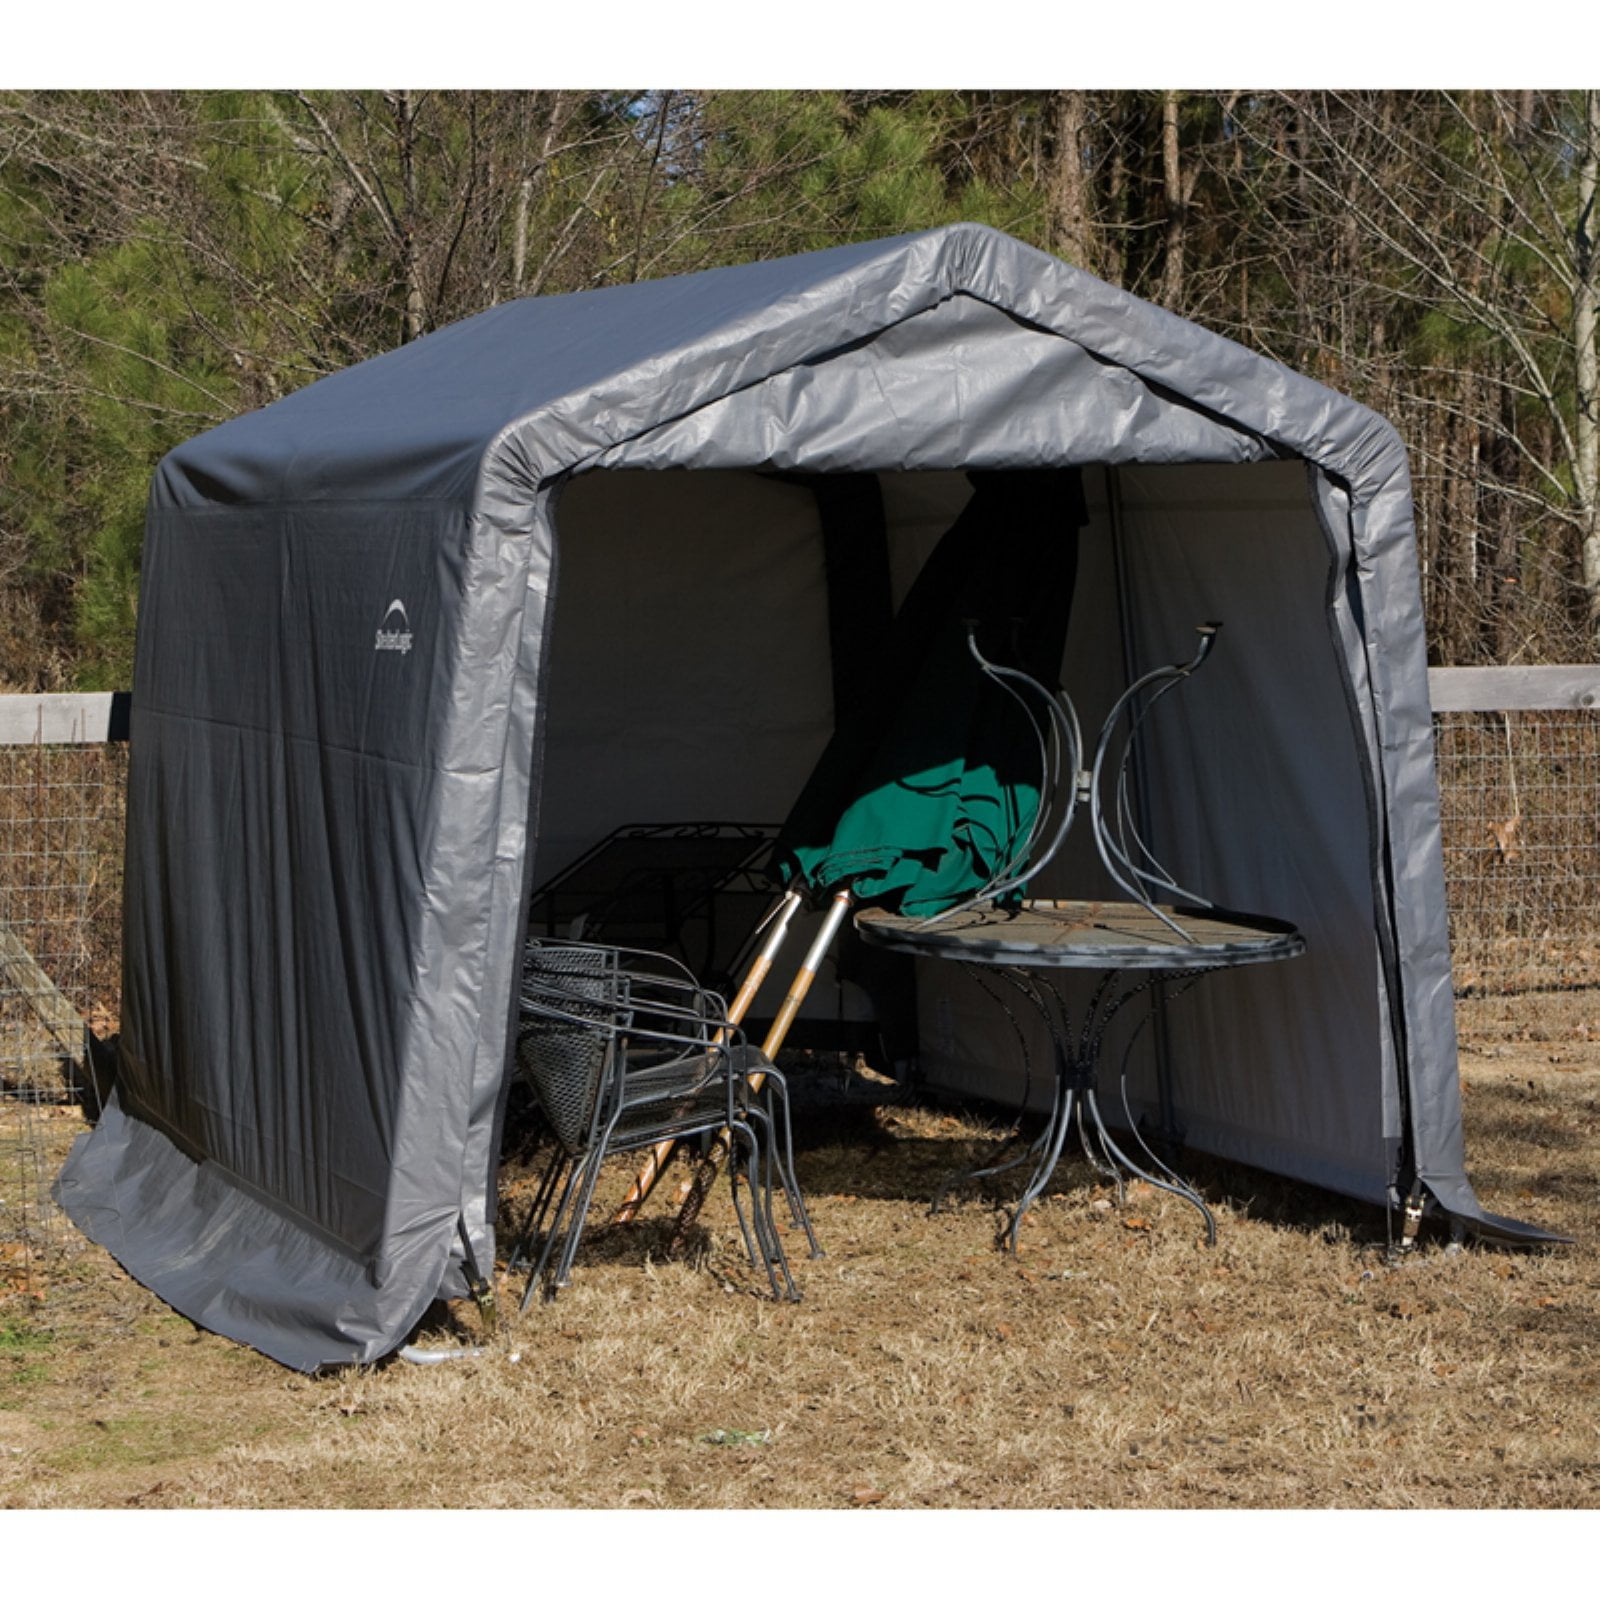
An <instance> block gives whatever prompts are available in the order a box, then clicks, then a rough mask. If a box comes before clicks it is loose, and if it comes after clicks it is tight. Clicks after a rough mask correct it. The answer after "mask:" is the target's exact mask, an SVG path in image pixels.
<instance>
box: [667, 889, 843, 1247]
mask: <svg viewBox="0 0 1600 1600" xmlns="http://www.w3.org/2000/svg"><path fill="white" fill-rule="evenodd" d="M854 903H855V901H854V897H853V896H852V895H851V893H850V891H849V890H848V889H841V890H840V891H839V892H838V893H837V894H836V895H834V897H833V904H832V905H830V906H829V907H828V914H827V916H826V917H825V918H824V919H823V923H822V926H821V927H820V928H819V929H818V930H817V936H816V938H815V939H813V940H812V941H811V948H810V949H809V950H808V951H807V952H806V958H805V960H804V961H802V962H801V963H800V970H799V971H798V972H796V973H795V975H794V981H793V982H792V983H791V984H790V985H789V992H788V994H787V995H785V996H784V1001H783V1005H782V1006H781V1007H780V1008H779V1010H778V1014H777V1016H776V1017H774V1018H773V1019H772V1026H771V1027H770V1028H769V1029H768V1030H767V1036H766V1038H765V1039H763V1040H762V1041H761V1053H762V1055H764V1056H765V1057H766V1058H767V1059H768V1060H769V1061H771V1060H773V1059H774V1058H775V1057H776V1055H777V1053H778V1051H779V1050H780V1049H781V1048H782V1047H783V1041H784V1039H785V1038H786V1037H787V1036H788V1033H789V1027H790V1024H791V1023H793V1021H794V1019H795V1017H796V1016H798V1015H799V1012H800V1007H801V1006H802V1005H803V1004H804V1003H805V998H806V996H807V995H808V994H809V993H810V992H811V985H812V984H813V983H814V982H815V981H816V977H817V972H818V970H819V969H820V967H821V966H822V958H823V957H824V956H825V955H826V954H827V953H828V946H829V945H830V944H832V943H833V938H834V935H835V934H836V933H837V932H838V931H839V924H840V923H841V922H843V921H844V919H845V917H846V916H847V915H848V913H849V911H850V908H851V906H852V905H854ZM763 1082H765V1074H764V1073H759V1072H758V1073H752V1074H751V1076H750V1088H751V1091H752V1092H756V1091H758V1090H759V1089H760V1088H761V1085H762V1083H763ZM732 1152H733V1134H732V1131H731V1130H730V1129H727V1128H724V1129H723V1130H722V1132H721V1133H719V1134H718V1135H717V1137H716V1139H715V1140H714V1141H713V1143H712V1146H711V1148H710V1150H708V1151H707V1152H706V1155H705V1159H704V1160H703V1161H702V1162H701V1163H700V1166H699V1168H698V1169H697V1170H696V1172H695V1175H694V1177H693V1179H692V1180H691V1182H690V1184H689V1186H688V1191H687V1193H685V1194H684V1196H683V1207H682V1209H681V1210H680V1211H679V1212H678V1220H677V1222H676V1223H675V1224H674V1226H673V1229H672V1239H671V1241H670V1243H669V1244H668V1247H667V1248H668V1251H669V1252H671V1251H676V1250H679V1249H681V1248H682V1247H683V1242H684V1239H685V1238H686V1237H687V1235H688V1232H689V1229H690V1228H691V1227H692V1226H693V1225H694V1221H695V1218H696V1217H698V1216H699V1215H700V1208H701V1207H702V1206H703V1205H704V1204H705V1203H706V1196H707V1195H708V1194H710V1192H711V1185H712V1184H713V1183H715V1182H716V1179H717V1174H718V1172H720V1171H721V1170H722V1167H723V1164H724V1163H725V1162H726V1161H727V1159H728V1157H729V1155H731V1154H732Z"/></svg>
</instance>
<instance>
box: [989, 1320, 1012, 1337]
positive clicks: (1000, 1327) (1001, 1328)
mask: <svg viewBox="0 0 1600 1600" xmlns="http://www.w3.org/2000/svg"><path fill="white" fill-rule="evenodd" d="M994 1331H995V1334H996V1335H997V1336H998V1337H999V1338H1001V1339H1009V1338H1011V1337H1012V1336H1013V1335H1014V1334H1015V1333H1016V1329H1015V1328H1013V1327H1012V1326H1011V1324H1010V1323H1009V1322H997V1323H996V1324H995V1325H994Z"/></svg>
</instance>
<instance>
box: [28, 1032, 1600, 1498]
mask: <svg viewBox="0 0 1600 1600" xmlns="http://www.w3.org/2000/svg"><path fill="white" fill-rule="evenodd" d="M1502 1048H1503V1047H1502ZM1552 1056H1555V1057H1556V1059H1554V1060H1552V1059H1551V1058H1552ZM1463 1074H1464V1078H1465V1081H1466V1086H1467V1090H1468V1093H1467V1100H1466V1104H1467V1111H1468V1118H1469V1121H1468V1141H1469V1150H1470V1152H1471V1156H1472V1160H1471V1169H1472V1171H1473V1174H1474V1176H1475V1178H1476V1179H1477V1181H1478V1184H1479V1188H1480V1192H1481V1194H1482V1195H1483V1198H1484V1201H1485V1203H1486V1205H1488V1206H1489V1207H1490V1209H1493V1210H1499V1211H1503V1212H1508V1213H1511V1214H1514V1215H1518V1216H1521V1217H1524V1218H1527V1219H1529V1220H1533V1221H1538V1222H1542V1223H1545V1224H1547V1225H1551V1226H1554V1227H1557V1228H1560V1229H1563V1230H1565V1231H1567V1232H1570V1233H1572V1234H1574V1235H1576V1236H1577V1238H1578V1240H1579V1242H1578V1244H1577V1245H1576V1246H1574V1247H1572V1248H1569V1249H1565V1250H1561V1251H1553V1252H1549V1253H1536V1254H1508V1253H1502V1252H1498V1251H1492V1250H1487V1249H1482V1248H1469V1249H1467V1250H1465V1251H1460V1252H1451V1251H1449V1250H1447V1249H1446V1248H1445V1247H1444V1245H1443V1243H1442V1241H1437V1240H1436V1241H1433V1242H1431V1243H1428V1244H1426V1245H1425V1246H1424V1248H1422V1249H1421V1250H1420V1251H1419V1252H1418V1253H1416V1255H1415V1256H1414V1257H1412V1258H1410V1259H1407V1260H1405V1261H1404V1263H1403V1264H1400V1265H1395V1264H1392V1263H1391V1262H1390V1260H1389V1259H1388V1257H1387V1255H1386V1250H1385V1244H1386V1239H1385V1228H1384V1222H1383V1219H1382V1217H1381V1216H1380V1215H1378V1214H1377V1213H1375V1212H1373V1211H1371V1210H1369V1209H1367V1208H1364V1207H1359V1206H1355V1205H1351V1204H1346V1203H1344V1202H1342V1201H1340V1200H1338V1199H1336V1198H1333V1197H1329V1196H1326V1195H1321V1194H1316V1193H1308V1192H1306V1191H1304V1190H1299V1189H1295V1188H1293V1187H1292V1186H1289V1185H1286V1184H1280V1183H1277V1182H1275V1181H1273V1180H1271V1179H1267V1178H1264V1177H1261V1176H1260V1175H1259V1174H1251V1173H1248V1172H1243V1171H1241V1170H1239V1169H1234V1168H1222V1167H1216V1166H1210V1165H1207V1164H1205V1163H1200V1162H1191V1163H1189V1170H1190V1171H1191V1173H1192V1174H1194V1175H1196V1176H1198V1177H1199V1178H1200V1179H1201V1181H1202V1182H1203V1184H1204V1186H1205V1187H1206V1189H1207V1191H1208V1193H1209V1194H1210V1195H1211V1197H1212V1198H1213V1199H1215V1200H1216V1201H1217V1202H1218V1204H1219V1212H1220V1214H1219V1221H1220V1239H1219V1243H1218V1247H1217V1248H1216V1249H1215V1250H1206V1249H1205V1248H1204V1247H1203V1246H1202V1244H1201V1242H1200V1238H1199V1233H1200V1230H1199V1228H1198V1226H1197V1222H1196V1219H1195V1216H1194V1213H1193V1212H1192V1211H1190V1210H1189V1209H1188V1208H1187V1207H1185V1206H1183V1205H1182V1204H1181V1203H1179V1202H1176V1201H1172V1200H1169V1199H1168V1198H1167V1197H1166V1196H1164V1195H1161V1194H1158V1193H1155V1192H1153V1191H1150V1190H1148V1189H1146V1190H1143V1191H1142V1192H1136V1193H1134V1194H1133V1195H1131V1196H1130V1198H1129V1203H1128V1204H1127V1206H1126V1207H1124V1208H1123V1209H1120V1210H1119V1209H1117V1208H1115V1207H1105V1206H1097V1205H1096V1201H1097V1200H1106V1199H1108V1198H1109V1195H1108V1194H1107V1193H1103V1192H1101V1191H1099V1190H1097V1189H1095V1188H1094V1187H1093V1185H1092V1182H1091V1175H1090V1174H1089V1173H1088V1172H1087V1170H1086V1169H1084V1168H1082V1167H1066V1168H1063V1169H1062V1173H1061V1175H1060V1178H1061V1184H1062V1192H1061V1197H1060V1198H1056V1199H1053V1200H1051V1201H1050V1202H1049V1203H1047V1204H1045V1205H1043V1206H1041V1207H1040V1208H1039V1209H1038V1210H1037V1211H1036V1213H1035V1220H1033V1221H1031V1222H1030V1223H1029V1224H1028V1225H1027V1226H1026V1227H1025V1229H1024V1240H1025V1245H1024V1249H1023V1251H1022V1253H1021V1256H1020V1259H1017V1260H1013V1259H1011V1258H1009V1257H1007V1256H1004V1255H1001V1254H999V1253H997V1252H996V1251H995V1250H994V1248H993V1238H994V1231H995V1229H994V1221H995V1217H996V1212H995V1210H994V1208H993V1206H992V1204H991V1203H989V1202H987V1201H985V1200H984V1199H982V1198H969V1199H967V1200H966V1201H965V1202H964V1203H962V1204H960V1205H959V1206H958V1207H957V1208H956V1209H955V1210H954V1211H953V1212H951V1213H949V1214H946V1215H941V1216H937V1217H934V1216H930V1215H929V1214H928V1212H927V1205H926V1199H927V1196H928V1194H929V1193H930V1192H931V1190H932V1188H933V1187H934V1184H935V1182H936V1180H937V1177H938V1176H939V1175H940V1174H942V1173H943V1172H945V1171H947V1170H948V1169H949V1168H950V1167H952V1166H953V1165H956V1164H958V1163H959V1162H960V1161H961V1160H963V1159H965V1158H966V1157H968V1156H970V1155H973V1154H975V1153H976V1150H977V1148H978V1145H977V1141H979V1140H981V1139H982V1138H984V1137H985V1134H984V1130H983V1128H982V1126H981V1125H980V1124H978V1123H976V1122H972V1121H967V1120H963V1119H959V1118H956V1117H954V1116H951V1115H948V1114H945V1113H943V1112H941V1111H939V1110H937V1109H928V1108H896V1107H894V1106H883V1105H872V1104H864V1103H857V1104H855V1105H853V1106H851V1105H848V1104H847V1105H845V1106H843V1107H835V1109H834V1111H833V1113H831V1116H832V1129H831V1132H829V1133H828V1134H827V1136H826V1137H827V1142H821V1143H813V1144H812V1145H811V1146H810V1147H809V1148H807V1149H806V1150H805V1151H803V1152H802V1155H801V1161H800V1166H801V1175H802V1180H803V1182H804V1184H805V1186H806V1189H807V1192H808V1194H809V1195H810V1197H811V1199H812V1202H813V1208H814V1214H815V1218H816V1222H817V1226H818V1230H819V1232H820V1233H821V1235H822V1238H823V1242H824V1244H825V1246H826V1247H827V1250H828V1255H827V1257H826V1258H825V1259H824V1260H821V1261H816V1262H811V1261H805V1260H803V1259H802V1260H800V1261H799V1262H797V1273H798V1275H799V1276H800V1279H801V1282H802V1285H803V1288H804V1291H805V1299H804V1302H803V1303H802V1304H800V1305H798V1306H788V1305H773V1304H772V1303H770V1302H769V1301H768V1300H766V1299H764V1298H763V1297H762V1296H761V1295H760V1294H758V1293H756V1292H755V1285H754V1283H753V1279H752V1277H751V1275H750V1273H749V1271H748V1269H747V1268H745V1267H744V1266H743V1263H742V1257H741V1255H740V1252H739V1250H738V1247H737V1240H736V1235H735V1234H734V1232H733V1228H732V1213H731V1208H730V1207H729V1205H728V1202H727V1198H726V1192H725V1190H719V1191H718V1196H717V1198H715V1199H714V1200H713V1201H712V1203H711V1204H710V1205H708V1206H707V1209H706V1214H705V1221H706V1223H707V1225H708V1229H709V1233H708V1236H707V1239H706V1241H705V1243H706V1254H705V1258H704V1259H703V1261H701V1262H700V1263H698V1264H695V1263H688V1264H680V1263H675V1262H668V1261H666V1260H664V1259H662V1256H661V1249H660V1246H661V1242H662V1237H663V1230H664V1227H665V1223H664V1222H663V1221H662V1220H661V1219H660V1218H659V1217H658V1218H657V1220H655V1221H654V1222H648V1221H647V1222H646V1223H645V1224H643V1225H641V1226H640V1227H639V1228H637V1229H636V1230H629V1231H626V1232H623V1231H620V1230H619V1231H617V1232H613V1233H609V1234H608V1233H605V1232H596V1233H595V1234H594V1235H593V1236H592V1237H591V1239H590V1241H588V1242H586V1244H585V1248H584V1250H583V1252H582V1254H581V1255H580V1257H579V1263H578V1267H577V1269H576V1271H575V1274H574V1281H573V1285H572V1287H571V1288H570V1289H569V1290H567V1291H565V1292H563V1294H562V1295H561V1296H560V1298H559V1299H558V1300H557V1301H556V1302H555V1303H554V1304H552V1305H549V1306H544V1307H536V1308H535V1309H533V1310H531V1311H530V1313H529V1314H528V1315H527V1316H526V1317H524V1318H521V1319H518V1318H517V1317H516V1316H515V1315H514V1314H511V1315H508V1316H507V1318H506V1319H505V1320H506V1322H507V1324H508V1326H506V1327H505V1329H504V1330H503V1331H502V1333H501V1334H500V1335H499V1336H498V1337H497V1338H496V1339H495V1340H493V1341H491V1342H490V1343H489V1344H488V1346H487V1348H486V1349H485V1350H484V1352H483V1354H481V1355H480V1356H478V1357H476V1358H473V1359H468V1360H462V1361H456V1362H453V1363H451V1364H448V1365H445V1366H439V1367H431V1368H419V1367H415V1366H411V1365H408V1364H406V1363H404V1362H400V1361H390V1362H387V1363H384V1364H382V1365H380V1366H379V1367H376V1368H373V1369H369V1370H364V1371H347V1372H342V1373H335V1374H332V1375H327V1376H322V1377H318V1378H307V1377H303V1376H300V1375H297V1374H294V1373H291V1372H288V1371H286V1370H285V1369H283V1368H281V1367H278V1366H276V1365H274V1364H273V1363H272V1362H270V1361H268V1360H266V1359H265V1358H263V1357H261V1356H259V1355H256V1354H254V1353H253V1352H251V1351H249V1350H246V1349H243V1348H241V1347H239V1346H237V1345H234V1344H231V1343H229V1342H228V1341H226V1340H224V1339H220V1338H217V1337H214V1336H212V1335H210V1334H207V1333H203V1332H200V1331H199V1330H197V1329H196V1328H195V1327H193V1326H192V1325H191V1324H190V1323H189V1322H187V1321H186V1320H184V1319H183V1318H181V1317H178V1316H175V1315H174V1314H173V1313H171V1312H170V1311H168V1310H167V1309H166V1308H165V1307H164V1306H163V1305H162V1304H161V1303H160V1302H159V1301H157V1300H156V1299H155V1298H154V1297H153V1296H152V1295H150V1294H149V1293H147V1292H146V1291H145V1290H144V1289H142V1288H140V1287H139V1286H138V1285H137V1284H134V1283H132V1282H131V1281H130V1280H129V1279H128V1278H126V1277H125V1276H124V1275H123V1274H122V1273H121V1272H120V1271H119V1270H118V1269H117V1268H116V1267H115V1266H114V1264H113V1263H112V1262H111V1261H110V1260H109V1258H107V1257H106V1256H105V1255H104V1254H103V1252H100V1251H98V1250H96V1249H94V1248H92V1247H90V1246H87V1245H84V1244H81V1243H80V1244H79V1245H78V1246H76V1247H75V1249H74V1250H73V1251H72V1252H71V1253H69V1254H67V1255H65V1256H63V1257H62V1258H61V1259H60V1260H58V1261H57V1262H56V1263H54V1264H53V1271H52V1275H51V1278H50V1282H49V1289H48V1298H47V1300H46V1302H45V1303H44V1304H43V1305H39V1304H38V1303H36V1302H33V1301H26V1302H24V1301H20V1300H12V1301H10V1302H8V1303H6V1304H4V1305H0V1330H3V1332H0V1505H4V1506H11V1507H16V1506H130V1505H132V1506H240V1507H246V1506H346V1507H360V1506H384V1505H392V1506H523V1507H556V1506H562V1507H584V1506H598V1507H632V1506H641V1507H642V1506H669V1507H687V1506H694V1507H708V1506H726V1507H757V1506H765V1507H784V1506H798V1507H855V1506H860V1507H868V1506H883V1507H917V1506H921V1507H1085V1506H1100V1507H1188V1506H1302V1507H1305V1506H1346V1507H1358V1506H1359V1507H1408V1506H1434V1507H1491V1506H1519V1507H1555V1506H1596V1505H1600V1481H1597V1475H1596V1465H1595V1464H1596V1461H1597V1459H1600V1369H1597V1365H1596V1354H1597V1350H1600V1293H1597V1289H1600V1270H1597V1257H1596V1253H1595V1250H1594V1244H1593V1241H1594V1239H1595V1238H1596V1236H1597V1231H1600V1195H1597V1190H1596V1179H1595V1174H1596V1172H1597V1170H1600V1159H1597V1158H1600V1047H1596V1046H1593V1045H1589V1044H1587V1043H1584V1042H1582V1041H1579V1042H1576V1043H1571V1044H1566V1045H1563V1046H1561V1047H1560V1048H1559V1049H1557V1050H1552V1049H1551V1048H1550V1046H1549V1045H1548V1044H1540V1045H1537V1046H1534V1045H1526V1046H1521V1047H1518V1048H1517V1049H1516V1050H1513V1051H1511V1052H1510V1053H1506V1054H1499V1055H1486V1056H1469V1057H1468V1058H1466V1060H1465V1061H1464V1063H1463ZM56 1126H57V1127H58V1129H59V1138H60V1143H61V1145H62V1146H63V1148H64V1145H65V1143H66V1141H67V1139H68V1137H69V1136H70V1134H71V1133H72V1132H74V1131H76V1130H75V1127H74V1124H73V1121H72V1119H71V1117H70V1116H68V1115H62V1116H60V1117H59V1118H58V1119H57V1120H56ZM814 1131H815V1130H814ZM626 1176H627V1174H626V1172H625V1171H622V1170H620V1169H619V1171H618V1173H617V1175H616V1181H617V1182H618V1184H620V1183H621V1182H623V1181H625V1178H626ZM510 1179H511V1181H510V1185H509V1187H510V1188H511V1189H512V1190H515V1191H517V1192H519V1193H520V1192H522V1190H523V1175H522V1174H521V1173H520V1172H517V1171H513V1172H512V1174H511V1175H510ZM657 1209H658V1210H659V1209H661V1208H657ZM517 1215H518V1216H519V1217H520V1206H519V1207H518V1208H517ZM791 1237H792V1236H791ZM519 1288H520V1284H515V1285H514V1284H503V1285H502V1302H503V1304H505V1305H506V1306H507V1308H508V1310H509V1308H510V1307H512V1306H513V1305H514V1291H515V1290H517V1289H519ZM474 1316H475V1314H474V1313H473V1312H472V1311H470V1310H469V1309H467V1308H465V1307H457V1308H451V1310H450V1311H449V1312H448V1313H444V1312H441V1314H440V1316H439V1317H438V1318H437V1319H436V1321H435V1323H434V1325H433V1326H432V1327H431V1328H429V1329H426V1330H424V1332H423V1333H422V1334H421V1335H420V1336H419V1341H420V1342H421V1343H422V1344H424V1345H433V1346H441V1347H442V1346H444V1345H446V1344H449V1343H450V1342H451V1341H452V1340H453V1339H457V1338H469V1339H470V1338H472V1337H475V1336H476V1332H477V1329H476V1324H475V1321H474ZM718 1430H721V1433H720V1435H719V1433H718ZM718 1438H720V1439H721V1440H723V1441H724V1442H716V1441H717V1439H718Z"/></svg>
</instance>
